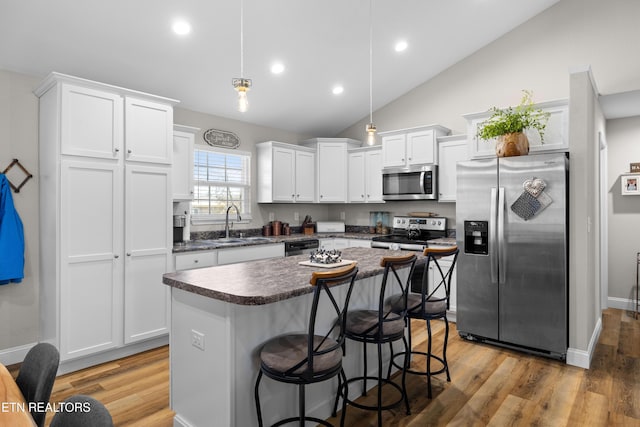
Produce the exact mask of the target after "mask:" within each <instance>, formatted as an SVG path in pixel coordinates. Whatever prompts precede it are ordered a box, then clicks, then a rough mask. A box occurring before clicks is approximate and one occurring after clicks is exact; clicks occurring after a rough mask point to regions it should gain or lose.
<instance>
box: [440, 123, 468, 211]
mask: <svg viewBox="0 0 640 427" xmlns="http://www.w3.org/2000/svg"><path fill="white" fill-rule="evenodd" d="M468 158H469V154H468V144H467V135H466V134H464V135H452V136H443V137H440V138H438V159H439V162H440V164H439V165H438V201H439V202H455V201H456V191H457V184H456V182H457V171H456V167H457V163H458V162H461V161H463V160H467V159H468Z"/></svg>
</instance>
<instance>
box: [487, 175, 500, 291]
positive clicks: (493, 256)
mask: <svg viewBox="0 0 640 427" xmlns="http://www.w3.org/2000/svg"><path fill="white" fill-rule="evenodd" d="M497 203H498V201H497V200H496V189H495V187H494V188H492V189H491V213H490V215H489V242H488V243H489V262H490V263H491V283H492V284H496V283H498V251H497V250H496V248H497V245H496V218H497V214H496V209H497Z"/></svg>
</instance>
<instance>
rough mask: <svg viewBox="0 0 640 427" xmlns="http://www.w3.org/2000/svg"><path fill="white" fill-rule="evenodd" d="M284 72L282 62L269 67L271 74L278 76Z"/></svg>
mask: <svg viewBox="0 0 640 427" xmlns="http://www.w3.org/2000/svg"><path fill="white" fill-rule="evenodd" d="M283 71H284V64H283V63H282V62H276V63H274V64H273V65H271V72H272V73H273V74H280V73H282V72H283Z"/></svg>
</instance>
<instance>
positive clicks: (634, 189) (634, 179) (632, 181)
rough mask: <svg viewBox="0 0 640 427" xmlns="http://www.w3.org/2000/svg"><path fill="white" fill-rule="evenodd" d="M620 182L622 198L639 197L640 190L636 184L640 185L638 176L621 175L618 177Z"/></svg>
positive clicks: (639, 176)
mask: <svg viewBox="0 0 640 427" xmlns="http://www.w3.org/2000/svg"><path fill="white" fill-rule="evenodd" d="M620 182H621V185H622V195H623V196H633V195H640V189H638V184H640V174H639V175H622V176H621V177H620Z"/></svg>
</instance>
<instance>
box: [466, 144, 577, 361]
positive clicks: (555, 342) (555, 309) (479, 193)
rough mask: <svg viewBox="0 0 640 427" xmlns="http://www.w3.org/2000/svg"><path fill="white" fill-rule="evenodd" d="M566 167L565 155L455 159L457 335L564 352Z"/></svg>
mask: <svg viewBox="0 0 640 427" xmlns="http://www.w3.org/2000/svg"><path fill="white" fill-rule="evenodd" d="M568 168H569V160H568V156H567V154H566V153H554V154H537V155H528V156H520V157H504V158H496V159H480V160H471V161H466V162H460V163H458V166H457V174H458V178H457V188H458V189H457V200H456V236H457V238H456V240H457V243H458V248H459V249H460V255H459V258H458V266H457V295H456V296H457V312H456V324H457V329H458V332H459V334H460V336H462V337H464V338H468V339H472V340H475V339H477V340H481V341H487V340H488V341H494V342H495V343H498V344H503V345H507V346H512V347H514V348H518V349H522V350H525V351H532V352H536V353H541V354H544V355H548V356H550V357H557V358H565V356H566V353H567V347H568V298H567V294H568V283H569V281H568V218H569V217H568V203H567V201H568V176H569V175H568Z"/></svg>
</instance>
